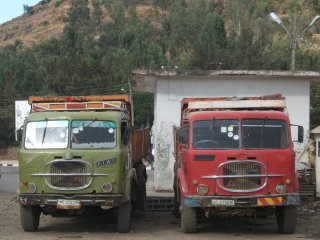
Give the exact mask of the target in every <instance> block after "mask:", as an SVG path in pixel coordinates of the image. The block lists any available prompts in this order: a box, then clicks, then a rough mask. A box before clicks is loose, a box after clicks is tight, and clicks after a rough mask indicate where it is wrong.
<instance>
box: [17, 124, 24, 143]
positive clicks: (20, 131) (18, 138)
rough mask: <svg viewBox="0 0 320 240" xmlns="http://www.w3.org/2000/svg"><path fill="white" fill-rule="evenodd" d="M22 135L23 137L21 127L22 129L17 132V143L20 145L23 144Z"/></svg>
mask: <svg viewBox="0 0 320 240" xmlns="http://www.w3.org/2000/svg"><path fill="white" fill-rule="evenodd" d="M22 135H23V129H22V127H21V128H19V129H18V130H17V142H18V143H21V142H22Z"/></svg>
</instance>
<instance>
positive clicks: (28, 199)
mask: <svg viewBox="0 0 320 240" xmlns="http://www.w3.org/2000/svg"><path fill="white" fill-rule="evenodd" d="M18 200H19V203H20V204H21V205H38V206H39V205H42V206H56V205H57V202H58V200H79V201H80V203H81V206H107V207H118V206H121V205H122V204H123V203H124V202H126V201H128V199H126V198H125V197H124V196H123V195H120V194H108V195H103V194H97V195H89V194H85V195H72V196H65V195H57V194H20V195H19V196H18Z"/></svg>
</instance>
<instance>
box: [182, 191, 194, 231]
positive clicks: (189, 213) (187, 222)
mask: <svg viewBox="0 0 320 240" xmlns="http://www.w3.org/2000/svg"><path fill="white" fill-rule="evenodd" d="M180 199H181V214H180V215H181V220H180V221H181V231H182V232H183V233H195V232H196V231H197V211H196V208H189V207H186V206H184V204H183V197H182V195H181V198H180Z"/></svg>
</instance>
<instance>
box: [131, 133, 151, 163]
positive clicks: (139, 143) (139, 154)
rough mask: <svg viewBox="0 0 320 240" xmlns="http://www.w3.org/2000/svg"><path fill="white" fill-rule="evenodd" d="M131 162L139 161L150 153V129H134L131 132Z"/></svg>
mask: <svg viewBox="0 0 320 240" xmlns="http://www.w3.org/2000/svg"><path fill="white" fill-rule="evenodd" d="M131 144H132V160H133V161H139V160H141V159H142V158H145V157H147V155H148V153H149V151H150V129H149V128H144V129H135V128H133V129H132V131H131Z"/></svg>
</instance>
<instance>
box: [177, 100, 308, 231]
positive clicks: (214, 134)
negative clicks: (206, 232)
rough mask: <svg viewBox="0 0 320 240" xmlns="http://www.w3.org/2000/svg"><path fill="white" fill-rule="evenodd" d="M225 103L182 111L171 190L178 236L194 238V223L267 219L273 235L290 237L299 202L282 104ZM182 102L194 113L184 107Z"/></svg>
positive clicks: (290, 145)
mask: <svg viewBox="0 0 320 240" xmlns="http://www.w3.org/2000/svg"><path fill="white" fill-rule="evenodd" d="M226 101H228V100H225V99H222V100H221V99H219V100H216V99H206V100H205V101H204V100H202V103H204V104H205V105H206V106H205V107H203V108H200V105H201V104H200V105H199V100H190V99H188V100H185V102H183V103H182V109H184V111H183V112H182V120H181V128H179V131H177V134H176V139H175V141H176V167H175V184H174V189H175V196H176V206H177V208H179V210H180V212H181V228H182V231H183V232H185V233H190V232H195V231H196V226H197V217H198V216H199V215H203V216H206V217H209V216H211V215H216V214H217V215H223V216H247V217H248V216H252V217H255V216H260V215H266V214H273V213H275V214H276V216H277V223H278V230H279V231H280V232H283V233H292V232H293V231H294V229H295V225H296V218H297V205H299V194H298V182H297V178H296V174H295V153H294V150H293V143H292V139H291V125H290V121H289V118H288V115H287V114H286V113H285V112H284V111H282V110H281V109H282V107H280V106H284V103H281V104H280V102H277V104H276V105H274V104H275V103H274V102H273V103H271V102H269V103H270V104H271V105H270V106H272V108H271V107H270V108H269V107H267V106H266V105H265V103H266V102H265V101H269V100H264V99H252V100H249V101H251V102H245V104H244V102H243V101H247V100H242V101H241V100H240V103H237V102H235V101H234V102H232V101H229V102H227V104H226V103H225V102H226ZM252 101H254V102H252ZM281 101H283V100H282V99H281ZM190 102H192V103H193V104H195V103H196V105H197V106H196V107H195V108H193V107H192V106H187V107H186V104H187V105H192V104H190ZM208 102H210V104H211V103H214V105H219V107H217V106H216V107H213V106H210V107H208ZM222 102H224V103H222ZM238 102H239V101H238ZM253 103H254V104H253ZM210 104H209V105H210ZM250 104H253V105H252V107H250ZM279 104H280V105H279ZM222 105H223V106H226V105H228V108H222ZM261 105H263V107H261ZM253 106H254V107H253ZM259 106H260V107H259ZM200 109H201V111H200ZM300 134H301V135H303V134H302V132H301V131H300ZM301 137H302V136H301ZM301 137H300V138H301Z"/></svg>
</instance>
